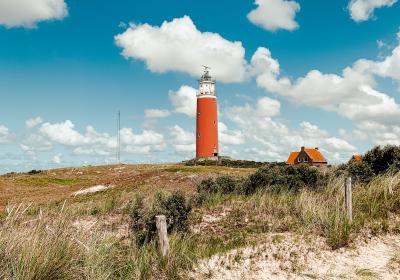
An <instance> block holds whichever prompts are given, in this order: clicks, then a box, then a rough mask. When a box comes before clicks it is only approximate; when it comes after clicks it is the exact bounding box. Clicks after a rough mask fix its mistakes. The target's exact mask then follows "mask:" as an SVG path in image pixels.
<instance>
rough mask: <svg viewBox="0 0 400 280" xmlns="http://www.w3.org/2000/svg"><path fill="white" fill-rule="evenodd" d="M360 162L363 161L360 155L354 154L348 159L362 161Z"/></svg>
mask: <svg viewBox="0 0 400 280" xmlns="http://www.w3.org/2000/svg"><path fill="white" fill-rule="evenodd" d="M362 160H363V156H362V155H360V154H354V155H353V156H352V157H351V159H350V161H362Z"/></svg>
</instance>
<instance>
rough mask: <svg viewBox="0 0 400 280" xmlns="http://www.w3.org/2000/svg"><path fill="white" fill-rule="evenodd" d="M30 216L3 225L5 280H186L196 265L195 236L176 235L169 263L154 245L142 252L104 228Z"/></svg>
mask: <svg viewBox="0 0 400 280" xmlns="http://www.w3.org/2000/svg"><path fill="white" fill-rule="evenodd" d="M26 212H27V208H26V207H25V208H24V207H18V208H17V209H12V211H10V213H9V214H8V215H7V216H6V218H5V219H4V220H2V221H1V222H0V223H1V224H0V279H4V280H11V279H13V280H14V279H16V280H42V279H43V280H52V279H54V280H56V279H57V280H68V279H95V280H97V279H99V280H100V279H150V278H151V277H154V276H155V275H157V277H156V279H180V278H181V276H182V271H185V270H188V269H190V268H191V266H192V264H193V263H194V260H195V253H194V252H195V250H193V248H194V246H195V243H194V240H193V239H192V238H191V236H190V235H179V234H173V235H172V236H171V237H170V240H171V242H170V246H171V253H170V255H169V258H168V259H165V260H164V259H162V258H161V257H160V256H159V255H158V250H157V247H156V244H155V243H154V242H152V243H149V244H146V245H144V246H140V247H139V246H137V245H136V242H134V239H133V238H129V239H125V240H124V239H118V238H116V237H115V236H113V235H111V234H110V233H106V232H104V231H103V230H101V228H91V229H90V230H79V229H78V228H76V227H74V226H72V225H73V222H74V221H73V220H72V219H71V218H69V217H68V216H67V215H64V214H63V213H59V214H58V215H49V216H46V214H44V213H40V214H39V215H38V216H35V217H32V215H27V214H26ZM27 218H28V219H30V220H28V219H27Z"/></svg>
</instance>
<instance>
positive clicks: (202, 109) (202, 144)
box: [196, 67, 219, 159]
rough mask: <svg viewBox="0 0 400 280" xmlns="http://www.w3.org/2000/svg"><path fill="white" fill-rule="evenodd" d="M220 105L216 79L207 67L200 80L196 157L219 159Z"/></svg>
mask: <svg viewBox="0 0 400 280" xmlns="http://www.w3.org/2000/svg"><path fill="white" fill-rule="evenodd" d="M218 156H219V152H218V106H217V96H216V92H215V81H214V80H213V79H212V78H211V76H210V73H209V68H208V67H205V70H204V73H203V75H202V76H201V79H200V80H199V91H198V92H197V113H196V159H218Z"/></svg>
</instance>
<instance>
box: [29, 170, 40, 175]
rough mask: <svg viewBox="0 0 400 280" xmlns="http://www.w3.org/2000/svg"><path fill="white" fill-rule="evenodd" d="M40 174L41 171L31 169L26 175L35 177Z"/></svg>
mask: <svg viewBox="0 0 400 280" xmlns="http://www.w3.org/2000/svg"><path fill="white" fill-rule="evenodd" d="M40 173H42V170H36V169H33V170H31V171H29V172H28V173H27V174H28V175H36V174H40Z"/></svg>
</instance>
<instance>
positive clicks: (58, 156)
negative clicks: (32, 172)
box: [52, 154, 62, 164]
mask: <svg viewBox="0 0 400 280" xmlns="http://www.w3.org/2000/svg"><path fill="white" fill-rule="evenodd" d="M52 162H53V163H55V164H61V162H62V154H56V155H54V156H53V159H52Z"/></svg>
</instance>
